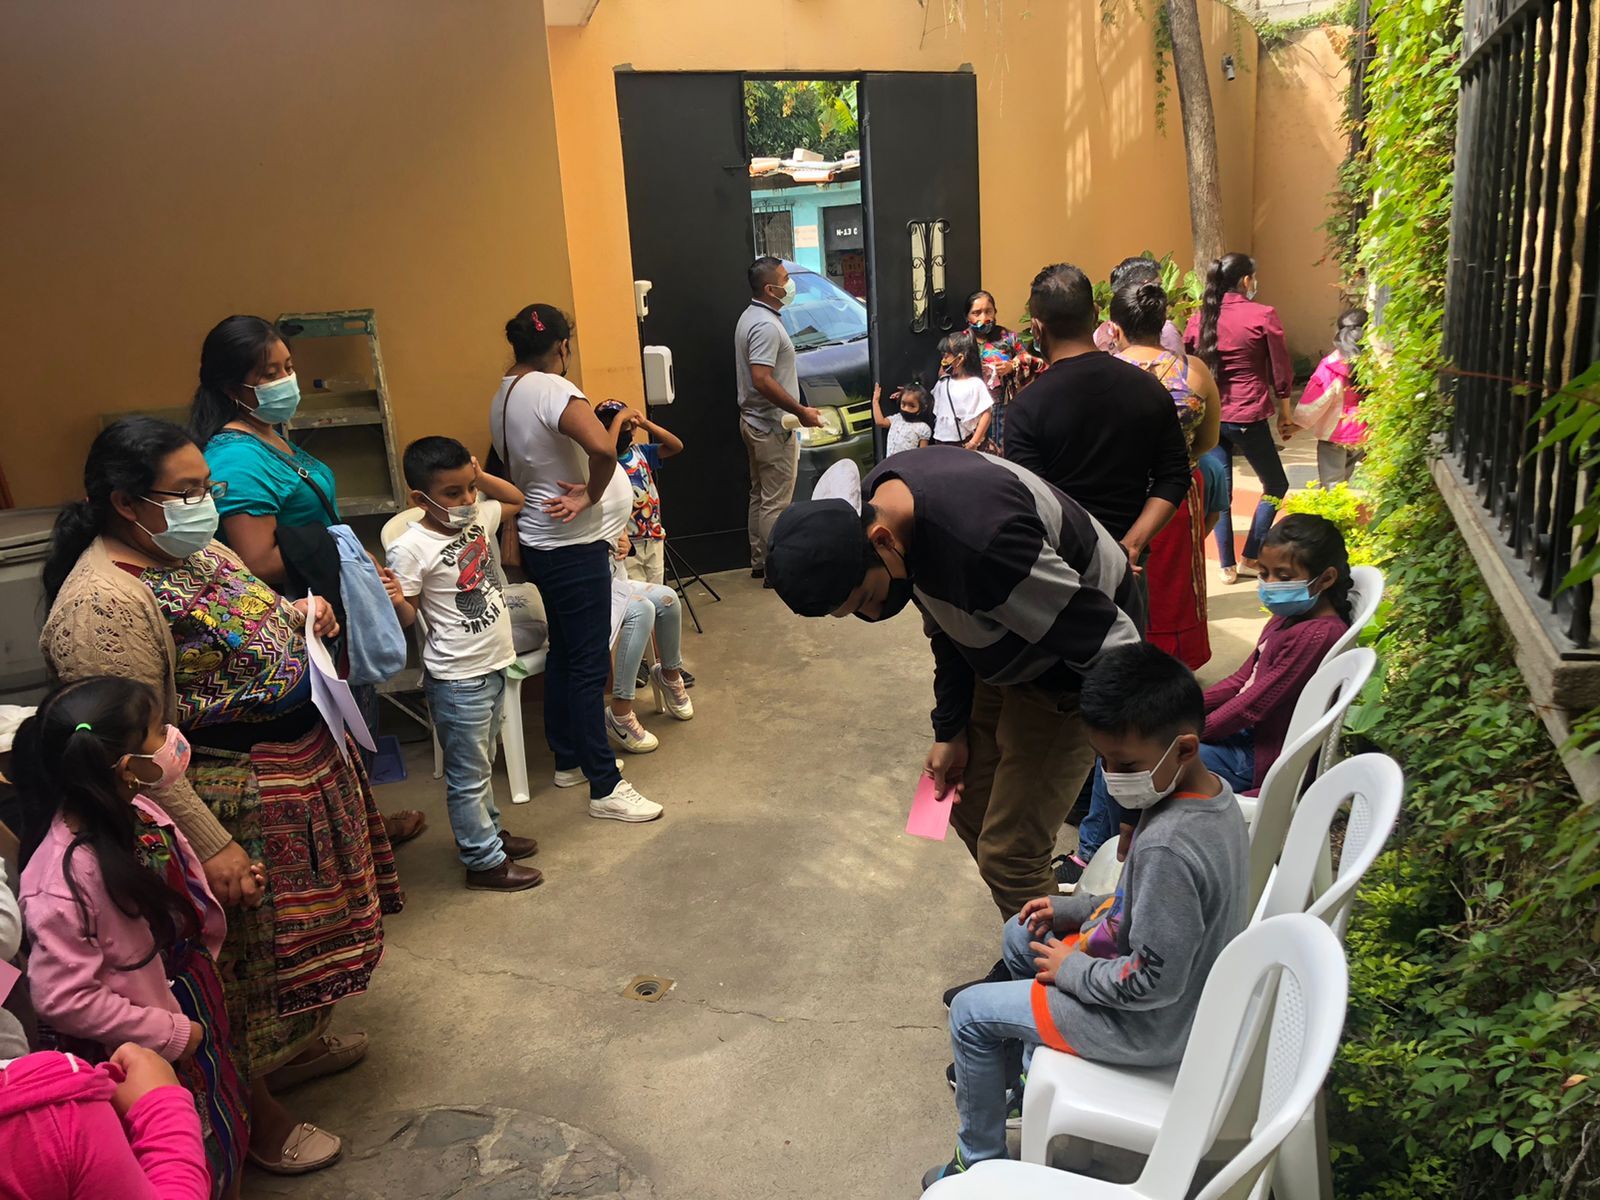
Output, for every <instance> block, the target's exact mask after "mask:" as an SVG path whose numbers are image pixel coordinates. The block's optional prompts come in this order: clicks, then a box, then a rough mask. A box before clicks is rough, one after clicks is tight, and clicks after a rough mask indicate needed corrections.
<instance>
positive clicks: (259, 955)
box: [39, 417, 404, 1174]
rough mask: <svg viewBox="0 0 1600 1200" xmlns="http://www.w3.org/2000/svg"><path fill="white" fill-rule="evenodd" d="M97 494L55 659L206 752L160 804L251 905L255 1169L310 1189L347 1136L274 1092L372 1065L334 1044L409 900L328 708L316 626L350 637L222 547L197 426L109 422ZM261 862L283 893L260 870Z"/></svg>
mask: <svg viewBox="0 0 1600 1200" xmlns="http://www.w3.org/2000/svg"><path fill="white" fill-rule="evenodd" d="M83 474H84V479H83V482H84V495H85V497H86V498H85V499H83V500H79V501H77V502H75V503H73V504H69V505H67V507H66V508H64V509H63V510H62V512H61V515H60V517H58V518H57V520H56V526H55V531H54V534H53V537H52V542H51V548H50V556H49V558H48V560H47V561H46V563H45V567H44V572H43V577H44V587H45V596H46V598H47V599H48V600H49V602H50V615H49V617H48V618H47V619H46V621H45V626H44V631H43V632H42V633H41V635H40V638H39V646H40V649H41V651H42V652H43V654H44V657H45V661H46V662H47V663H48V664H49V666H50V669H51V672H52V674H53V675H54V676H55V677H56V678H57V679H58V680H61V681H66V680H71V679H80V678H83V677H85V676H93V675H117V676H121V677H123V678H127V679H134V680H138V681H140V682H142V683H145V684H147V685H148V686H150V687H151V688H153V689H154V690H155V693H156V695H157V696H159V697H161V699H162V710H163V720H165V721H166V722H167V723H168V724H171V725H176V726H177V727H178V728H179V729H180V730H181V731H182V733H183V735H184V736H185V737H186V738H187V739H188V741H189V743H190V746H191V747H192V749H193V757H192V759H191V762H190V766H189V769H188V772H187V774H186V775H185V776H183V777H181V778H179V779H178V780H177V782H175V783H174V784H172V785H171V786H170V787H164V788H155V789H152V791H151V792H150V798H151V799H152V800H153V801H155V802H156V803H157V804H159V805H160V806H161V808H162V809H163V810H164V811H166V812H167V813H168V814H170V815H171V817H172V819H173V820H174V822H175V823H176V824H177V826H178V828H179V829H180V830H181V831H182V832H183V834H184V836H185V837H186V838H187V839H188V840H189V843H190V845H191V846H193V848H194V850H195V853H196V856H197V857H199V858H200V859H201V860H202V866H203V868H204V871H205V875H206V882H207V883H208V885H209V886H210V888H211V890H212V892H213V893H214V894H215V895H216V897H217V899H218V900H220V901H221V902H222V903H223V904H224V905H225V906H228V907H230V909H231V910H232V911H231V912H230V914H229V919H228V932H227V937H226V940H225V941H224V943H223V947H222V953H221V954H220V956H219V958H218V963H219V965H220V967H221V975H222V980H223V987H224V993H225V996H226V999H227V1008H228V1013H229V1019H230V1022H231V1024H232V1027H233V1036H234V1038H235V1039H236V1040H237V1041H238V1042H239V1044H240V1045H241V1046H245V1047H248V1050H247V1053H248V1065H249V1073H250V1075H251V1105H250V1121H251V1132H250V1158H251V1160H252V1161H253V1162H255V1163H256V1164H257V1165H259V1166H261V1167H262V1168H263V1169H265V1170H267V1171H272V1172H276V1173H280V1174H301V1173H303V1172H305V1171H310V1170H316V1169H317V1168H318V1167H322V1166H327V1165H328V1164H330V1163H332V1162H333V1161H334V1160H336V1159H337V1158H338V1157H339V1154H340V1153H341V1145H340V1141H339V1139H338V1138H337V1137H334V1136H333V1135H332V1134H329V1133H327V1132H325V1131H323V1130H321V1129H318V1128H317V1127H316V1126H314V1125H311V1124H309V1123H307V1122H303V1121H297V1120H295V1119H294V1118H293V1117H292V1116H290V1114H289V1113H288V1112H287V1111H286V1110H285V1109H284V1108H283V1106H282V1105H281V1104H279V1103H278V1102H277V1101H276V1100H275V1099H274V1098H273V1095H272V1092H273V1090H278V1089H281V1088H282V1087H285V1086H288V1085H290V1084H294V1083H299V1082H303V1081H304V1080H307V1079H312V1078H316V1077H317V1076H319V1075H327V1074H331V1073H332V1072H334V1071H339V1070H343V1069H344V1068H346V1067H349V1066H352V1065H354V1064H355V1063H356V1062H357V1061H359V1060H360V1059H361V1057H362V1056H363V1055H364V1054H365V1053H366V1046H367V1039H366V1035H365V1034H355V1035H341V1036H338V1037H334V1036H332V1035H329V1034H328V1033H327V1028H328V1021H329V1015H330V1012H331V1009H332V1006H333V1003H334V1001H336V1000H338V999H340V998H342V997H344V996H350V995H358V994H360V993H362V992H364V991H365V990H366V988H367V983H368V980H369V979H370V977H371V974H372V971H373V968H374V967H376V966H377V964H378V959H379V956H380V954H381V952H382V948H383V917H382V914H384V913H393V912H398V911H399V910H400V907H401V905H402V904H403V903H404V897H403V895H402V893H401V891H400V886H399V881H398V879H397V878H396V875H395V868H394V854H393V851H392V850H391V848H390V845H389V837H388V834H387V833H386V831H385V829H384V824H383V818H382V816H381V815H380V814H379V812H378V808H377V805H376V803H375V802H374V801H373V798H372V791H371V789H370V788H369V787H368V785H367V781H366V776H365V775H364V774H363V773H362V772H361V770H360V769H359V767H358V766H357V765H356V764H355V763H354V762H353V761H352V756H353V752H354V744H353V742H351V741H350V739H349V738H348V737H347V738H346V739H345V744H344V745H343V746H342V747H341V746H340V745H339V743H337V742H336V741H335V740H334V738H333V736H332V735H331V734H330V733H329V731H328V727H327V725H326V724H324V722H323V720H322V718H321V716H320V714H319V713H318V710H317V708H316V706H315V705H314V704H313V703H312V699H311V676H310V672H311V666H310V661H309V657H308V652H307V648H306V640H305V635H304V627H305V623H306V621H307V620H310V621H312V622H313V623H314V627H315V629H316V631H317V633H318V634H319V635H321V636H324V637H329V636H333V635H334V634H335V633H337V623H336V621H335V619H334V616H333V613H332V610H331V609H330V608H329V606H328V605H327V603H326V602H325V601H322V600H320V599H318V598H317V597H315V596H312V597H310V598H308V599H301V600H296V601H294V602H292V603H291V602H290V601H289V600H288V599H286V598H284V597H282V596H280V595H278V593H276V592H275V591H273V590H272V589H271V588H270V587H268V586H267V585H266V584H265V583H264V582H262V580H261V579H260V578H258V577H257V576H256V575H255V574H253V573H252V572H251V571H250V570H249V569H248V568H247V567H246V566H245V564H244V562H243V561H242V560H241V558H240V557H239V556H238V555H236V554H235V553H234V552H233V551H231V550H229V549H228V548H227V547H226V546H224V545H223V544H222V543H221V542H218V541H217V540H215V539H216V535H217V525H218V515H217V498H218V496H219V495H223V496H224V497H225V495H226V492H227V490H228V489H226V488H224V487H223V485H222V484H220V483H217V482H214V481H213V480H212V477H211V468H210V466H209V465H208V464H207V462H206V459H205V456H204V455H202V454H201V453H200V449H199V447H198V446H196V445H195V443H194V441H193V440H192V439H191V438H190V437H189V435H188V434H187V433H185V432H184V431H183V430H182V429H180V428H178V427H177V426H176V425H171V424H168V423H167V422H165V421H157V420H153V419H151V418H148V417H131V418H127V419H125V420H121V421H117V422H115V423H114V424H112V425H108V426H107V427H106V428H105V429H103V430H102V431H101V432H100V435H99V436H98V437H96V438H95V440H94V443H93V445H92V446H91V447H90V449H89V456H88V459H87V461H86V462H85V464H84V472H83ZM254 863H259V864H260V866H261V871H262V874H263V876H264V878H265V886H264V887H262V886H260V885H259V884H258V883H257V879H256V875H255V874H254V873H253V871H252V864H254Z"/></svg>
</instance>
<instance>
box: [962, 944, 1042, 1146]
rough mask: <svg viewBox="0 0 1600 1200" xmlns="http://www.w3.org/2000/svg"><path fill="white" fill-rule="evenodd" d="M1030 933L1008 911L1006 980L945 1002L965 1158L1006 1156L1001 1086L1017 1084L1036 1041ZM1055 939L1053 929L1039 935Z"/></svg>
mask: <svg viewBox="0 0 1600 1200" xmlns="http://www.w3.org/2000/svg"><path fill="white" fill-rule="evenodd" d="M1033 940H1034V939H1033V935H1032V934H1030V933H1029V932H1028V928H1027V926H1025V925H1019V924H1017V919H1016V918H1015V917H1012V918H1011V919H1010V920H1009V921H1007V922H1006V932H1005V948H1004V950H1003V951H1002V955H1001V956H1002V958H1003V959H1004V960H1005V964H1006V969H1007V970H1008V971H1010V972H1011V982H1009V983H980V984H977V985H975V986H973V987H969V988H968V989H967V990H966V991H964V992H958V993H956V998H955V999H954V1000H952V1001H951V1002H950V1048H951V1049H952V1050H953V1051H954V1052H955V1061H956V1114H957V1117H958V1119H959V1120H960V1122H961V1127H960V1130H959V1131H958V1132H957V1134H956V1142H957V1145H958V1147H959V1148H960V1154H961V1161H962V1162H963V1163H966V1164H969V1165H970V1164H971V1163H975V1162H982V1161H983V1160H984V1159H986V1158H1004V1157H1005V1156H1006V1089H1007V1088H1008V1087H1016V1086H1017V1085H1018V1083H1019V1082H1020V1079H1021V1074H1022V1072H1023V1070H1025V1069H1026V1062H1027V1060H1031V1059H1032V1058H1033V1048H1034V1047H1035V1046H1037V1045H1040V1044H1041V1040H1040V1037H1039V1029H1038V1026H1036V1025H1035V1024H1034V1022H1033V977H1034V974H1035V968H1034V965H1033V951H1031V950H1029V949H1028V944H1029V943H1030V942H1032V941H1033ZM1044 940H1045V941H1046V942H1054V941H1055V940H1056V938H1055V935H1054V934H1051V935H1049V936H1047V937H1046V938H1045V939H1044Z"/></svg>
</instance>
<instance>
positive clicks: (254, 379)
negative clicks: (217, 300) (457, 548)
mask: <svg viewBox="0 0 1600 1200" xmlns="http://www.w3.org/2000/svg"><path fill="white" fill-rule="evenodd" d="M299 404H300V385H299V383H298V381H297V380H296V379H295V374H294V359H293V358H292V357H291V355H290V353H289V346H288V343H287V342H285V341H284V340H283V338H282V336H281V335H280V334H279V333H278V331H277V329H276V328H275V327H274V326H273V325H272V324H271V323H270V322H268V321H264V320H262V319H261V318H260V317H229V318H228V319H227V320H226V321H223V322H222V323H221V324H220V325H218V326H217V327H216V328H215V329H213V330H212V331H211V332H210V333H208V334H207V335H206V340H205V344H204V345H203V346H202V347H201V348H200V386H199V388H198V389H197V390H196V392H195V394H194V404H193V406H192V407H191V409H190V432H191V433H192V434H193V435H194V440H195V441H196V442H197V443H198V444H199V445H200V447H201V448H202V449H203V450H204V451H205V456H206V461H207V462H208V463H209V464H210V465H211V474H212V477H213V478H215V479H225V480H227V482H228V494H227V495H226V496H224V497H223V498H222V500H220V501H218V503H217V510H218V512H220V513H221V514H222V535H223V540H224V541H225V542H227V543H228V545H230V546H232V547H233V549H234V551H235V552H236V553H237V554H238V555H239V557H240V558H242V559H244V562H245V565H246V566H247V567H249V568H250V570H251V572H252V573H253V574H255V575H256V576H257V577H258V578H260V579H263V580H265V581H266V582H267V583H269V584H272V585H273V586H274V587H281V586H282V585H283V583H284V582H285V580H286V579H287V576H288V572H287V571H286V569H285V567H284V562H283V554H282V552H281V551H280V550H279V548H278V526H279V525H286V526H290V525H334V524H337V523H338V521H339V510H338V507H337V503H338V502H337V500H336V499H335V486H334V478H333V472H332V471H331V470H330V469H329V468H328V466H327V464H326V463H323V462H321V461H319V460H318V459H316V458H315V457H313V456H312V455H311V454H309V453H307V452H306V451H305V450H303V449H302V448H301V447H299V446H296V445H295V444H294V443H293V442H291V441H289V439H288V438H287V437H285V436H284V432H283V431H284V428H285V426H286V425H287V423H288V421H289V420H290V418H292V417H293V416H294V413H295V409H296V408H297V407H299ZM387 582H388V581H387V580H385V583H387Z"/></svg>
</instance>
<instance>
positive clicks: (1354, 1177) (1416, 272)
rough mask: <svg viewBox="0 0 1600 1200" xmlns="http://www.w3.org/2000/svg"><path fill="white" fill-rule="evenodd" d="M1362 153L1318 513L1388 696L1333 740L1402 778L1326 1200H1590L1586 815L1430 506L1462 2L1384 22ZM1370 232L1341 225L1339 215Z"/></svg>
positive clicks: (1597, 896) (1442, 417) (1593, 867)
mask: <svg viewBox="0 0 1600 1200" xmlns="http://www.w3.org/2000/svg"><path fill="white" fill-rule="evenodd" d="M1372 33H1373V36H1374V40H1375V43H1376V56H1375V58H1374V60H1373V62H1372V63H1371V65H1370V68H1369V70H1368V74H1367V80H1366V83H1367V94H1368V98H1369V111H1368V113H1367V117H1366V122H1365V130H1364V132H1365V135H1366V149H1365V152H1364V155H1363V157H1362V158H1361V160H1359V161H1357V162H1355V163H1353V164H1351V165H1350V167H1348V168H1347V170H1346V172H1345V174H1344V179H1343V184H1344V187H1343V189H1342V196H1339V197H1336V198H1335V202H1334V205H1333V208H1334V211H1333V214H1332V217H1331V219H1330V228H1332V229H1334V232H1336V233H1339V234H1341V239H1342V240H1341V241H1336V243H1335V245H1336V248H1342V249H1344V250H1345V251H1346V252H1347V253H1349V254H1350V255H1352V256H1351V257H1347V258H1346V261H1345V267H1346V269H1347V279H1351V280H1359V279H1360V278H1361V277H1362V276H1364V277H1365V278H1366V279H1367V280H1369V281H1370V282H1371V284H1372V285H1373V286H1374V287H1375V288H1376V289H1378V295H1379V296H1380V299H1381V307H1380V311H1379V314H1378V319H1377V322H1376V326H1375V331H1376V338H1375V343H1376V348H1375V351H1374V352H1373V353H1372V354H1370V355H1369V356H1368V359H1367V361H1366V362H1365V363H1364V365H1363V374H1362V380H1363V387H1364V391H1365V394H1366V400H1365V402H1364V405H1363V413H1364V415H1365V416H1366V417H1367V419H1368V421H1369V423H1370V427H1371V433H1370V438H1369V448H1370V453H1369V457H1368V460H1367V462H1366V463H1365V464H1364V465H1363V468H1362V474H1361V476H1360V477H1359V482H1360V483H1361V484H1362V487H1363V489H1364V491H1365V492H1366V497H1367V501H1368V503H1369V504H1370V505H1371V512H1370V515H1371V517H1372V520H1371V523H1370V524H1368V525H1366V526H1364V527H1363V526H1361V525H1360V523H1359V522H1360V517H1362V516H1365V515H1368V514H1367V513H1365V512H1362V511H1360V506H1359V505H1357V504H1355V503H1353V502H1352V500H1351V498H1350V497H1348V496H1343V495H1340V494H1338V493H1339V489H1335V491H1334V492H1332V493H1327V494H1319V493H1317V492H1315V491H1313V492H1310V493H1308V494H1306V495H1305V496H1304V497H1301V498H1295V497H1291V499H1290V500H1289V502H1288V505H1287V507H1291V508H1296V507H1306V508H1311V509H1314V510H1316V511H1322V512H1324V513H1325V514H1326V515H1328V516H1330V517H1331V518H1333V519H1337V520H1339V521H1340V522H1341V523H1342V524H1345V525H1346V526H1347V528H1349V529H1350V531H1351V534H1352V541H1353V543H1354V545H1353V549H1354V550H1355V551H1356V552H1357V553H1359V554H1360V555H1361V556H1363V557H1365V558H1366V559H1367V560H1368V561H1372V562H1375V563H1376V564H1377V565H1379V566H1381V567H1382V568H1383V569H1384V571H1385V573H1386V575H1387V577H1388V580H1389V599H1388V600H1386V602H1385V604H1384V607H1383V610H1382V611H1381V612H1380V614H1379V618H1378V620H1377V622H1376V623H1375V625H1374V629H1373V631H1372V632H1371V633H1370V634H1369V638H1370V640H1372V641H1374V642H1375V643H1376V645H1377V648H1378V651H1379V654H1380V656H1381V658H1382V660H1383V663H1384V668H1385V679H1384V680H1383V681H1382V683H1381V685H1380V686H1379V687H1378V688H1375V689H1374V690H1373V691H1372V692H1371V693H1370V694H1368V695H1366V696H1364V697H1363V698H1362V703H1361V704H1359V705H1358V706H1357V708H1356V710H1354V711H1353V713H1352V716H1351V722H1350V724H1351V728H1352V730H1353V731H1354V732H1356V733H1357V734H1359V735H1360V736H1362V737H1365V738H1366V739H1368V740H1369V741H1371V742H1372V743H1374V744H1376V745H1377V746H1378V747H1379V748H1381V749H1383V750H1384V751H1386V752H1388V753H1390V754H1392V755H1394V756H1395V758H1396V759H1397V760H1398V761H1399V762H1400V763H1401V765H1402V766H1403V767H1404V769H1405V771H1406V779H1407V795H1406V806H1405V815H1404V819H1403V825H1402V828H1401V829H1400V830H1399V831H1398V832H1397V834H1396V836H1395V839H1394V842H1393V845H1392V848H1391V849H1390V850H1389V852H1388V853H1386V854H1385V855H1384V857H1383V858H1381V859H1380V860H1379V862H1378V864H1377V866H1376V867H1375V868H1374V870H1373V872H1372V873H1371V875H1370V876H1369V877H1368V881H1367V884H1366V886H1365V887H1364V888H1363V891H1362V902H1361V903H1360V904H1358V905H1357V908H1356V911H1355V916H1354V920H1353V923H1352V927H1351V930H1350V937H1349V952H1350V953H1349V959H1350V967H1351V1007H1350V1017H1349V1021H1348V1024H1347V1029H1346V1039H1345V1044H1344V1046H1343V1047H1342V1049H1341V1051H1340V1055H1339V1059H1338V1062H1337V1063H1336V1065H1335V1068H1334V1074H1333V1085H1332V1100H1331V1103H1330V1118H1329V1120H1330V1130H1331V1137H1332V1141H1333V1144H1334V1155H1335V1161H1334V1169H1335V1179H1336V1185H1337V1191H1338V1195H1339V1196H1340V1197H1341V1200H1447V1198H1448V1200H1458V1198H1462V1197H1468V1198H1479V1197H1481V1198H1484V1200H1488V1198H1489V1197H1493V1198H1494V1200H1507V1198H1511V1197H1527V1198H1539V1200H1581V1198H1589V1200H1593V1198H1595V1197H1600V1145H1597V1144H1596V1143H1600V1089H1597V1083H1600V810H1597V809H1596V807H1595V806H1592V805H1585V804H1583V803H1581V802H1580V801H1579V800H1578V799H1577V796H1576V794H1575V789H1574V787H1573V786H1572V782H1571V780H1570V779H1569V778H1568V777H1567V775H1566V774H1565V772H1564V771H1563V769H1562V767H1561V765H1560V762H1559V760H1558V758H1557V756H1556V754H1555V752H1554V748H1553V747H1552V746H1551V744H1550V740H1549V738H1548V736H1547V735H1546V733H1545V730H1544V728H1543V725H1542V724H1541V722H1540V721H1539V719H1538V716H1537V714H1536V713H1535V712H1534V711H1533V708H1532V705H1531V702H1530V699H1529V696H1528V691H1527V688H1526V686H1525V684H1524V682H1523V680H1522V677H1521V675H1520V673H1519V672H1518V670H1517V668H1516V665H1515V663H1514V662H1513V661H1512V657H1511V652H1510V639H1509V637H1508V635H1507V634H1506V632H1505V630H1504V628H1503V626H1502V624H1501V622H1500V618H1499V614H1498V610H1497V609H1496V607H1495V605H1494V602H1493V600H1492V599H1491V597H1490V596H1489V595H1488V594H1487V591H1486V589H1485V587H1484V584H1483V581H1482V578H1481V576H1480V575H1479V572H1478V570H1477V567H1476V565H1475V564H1474V562H1473V559H1472V557H1471V555H1470V554H1469V553H1468V551H1467V549H1466V547H1465V545H1464V544H1463V542H1462V541H1461V539H1460V537H1459V536H1458V534H1457V533H1456V531H1455V528H1454V525H1453V523H1452V522H1451V520H1450V517H1449V515H1448V512H1447V510H1446V509H1445V507H1444V504H1443V502H1442V500H1441V499H1440V497H1439V495H1438V493H1437V491H1436V490H1435V488H1434V487H1433V484H1432V480H1431V476H1430V474H1429V469H1428V463H1429V457H1430V455H1431V454H1432V453H1433V446H1434V443H1433V440H1432V439H1433V436H1434V435H1435V434H1436V433H1437V432H1438V431H1439V430H1441V429H1442V428H1443V427H1444V425H1445V423H1446V421H1447V418H1448V411H1449V410H1448V402H1447V399H1446V398H1445V397H1444V396H1442V395H1441V393H1440V391H1439V388H1438V386H1437V381H1438V379H1439V373H1440V369H1441V367H1442V366H1443V365H1444V364H1443V357H1442V351H1441V334H1442V318H1443V310H1444V272H1445V267H1446V263H1447V261H1448V245H1449V229H1448V225H1449V217H1450V205H1451V183H1452V175H1451V166H1452V157H1453V151H1454V139H1455V113H1456V93H1457V76H1456V66H1457V62H1458V59H1459V53H1460V35H1461V6H1460V0H1377V2H1376V3H1375V4H1374V6H1373V9H1372ZM1356 198H1360V199H1363V200H1364V201H1365V202H1366V203H1367V205H1368V208H1367V211H1366V215H1365V217H1364V218H1363V219H1362V220H1361V221H1360V223H1359V227H1356V226H1355V225H1354V224H1353V222H1352V221H1351V220H1350V214H1351V213H1352V212H1354V211H1355V206H1354V203H1353V201H1354V200H1355V199H1356Z"/></svg>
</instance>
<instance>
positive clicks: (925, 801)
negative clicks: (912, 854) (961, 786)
mask: <svg viewBox="0 0 1600 1200" xmlns="http://www.w3.org/2000/svg"><path fill="white" fill-rule="evenodd" d="M954 803H955V793H954V792H951V793H950V794H949V795H947V796H946V797H945V798H944V799H943V800H936V799H934V796H933V780H932V779H930V778H929V777H928V776H926V775H924V776H923V777H922V778H921V779H920V780H919V781H918V782H917V794H916V795H915V796H913V797H912V798H911V816H910V818H909V819H908V820H907V821H906V832H907V833H909V834H911V835H913V836H914V837H924V838H929V839H931V840H933V841H935V842H942V841H944V835H945V834H946V833H947V832H948V831H949V829H950V809H951V807H952V806H953V805H954Z"/></svg>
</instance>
